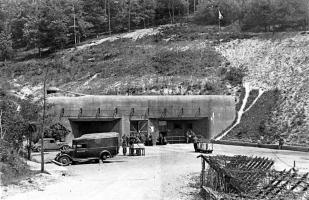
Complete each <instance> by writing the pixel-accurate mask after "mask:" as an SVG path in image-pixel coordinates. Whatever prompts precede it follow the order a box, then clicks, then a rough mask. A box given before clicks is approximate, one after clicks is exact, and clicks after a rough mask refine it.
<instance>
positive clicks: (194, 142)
mask: <svg viewBox="0 0 309 200" xmlns="http://www.w3.org/2000/svg"><path fill="white" fill-rule="evenodd" d="M197 143H198V138H197V137H196V135H195V136H194V137H193V147H194V151H195V152H197Z"/></svg>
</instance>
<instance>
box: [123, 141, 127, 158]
mask: <svg viewBox="0 0 309 200" xmlns="http://www.w3.org/2000/svg"><path fill="white" fill-rule="evenodd" d="M122 152H123V155H124V156H125V155H126V154H127V141H126V140H123V141H122Z"/></svg>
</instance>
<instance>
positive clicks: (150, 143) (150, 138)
mask: <svg viewBox="0 0 309 200" xmlns="http://www.w3.org/2000/svg"><path fill="white" fill-rule="evenodd" d="M152 145H153V141H152V135H151V134H150V135H149V146H152Z"/></svg>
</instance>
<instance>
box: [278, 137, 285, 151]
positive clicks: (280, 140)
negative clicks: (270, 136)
mask: <svg viewBox="0 0 309 200" xmlns="http://www.w3.org/2000/svg"><path fill="white" fill-rule="evenodd" d="M283 143H284V140H283V138H280V139H279V147H278V148H279V149H282V146H283Z"/></svg>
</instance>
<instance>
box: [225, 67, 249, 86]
mask: <svg viewBox="0 0 309 200" xmlns="http://www.w3.org/2000/svg"><path fill="white" fill-rule="evenodd" d="M246 73H247V68H245V67H243V66H242V67H231V68H230V69H229V70H227V72H226V73H225V78H224V79H225V80H228V81H229V82H230V83H231V84H232V85H240V84H242V79H243V77H244V76H245V75H246Z"/></svg>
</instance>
